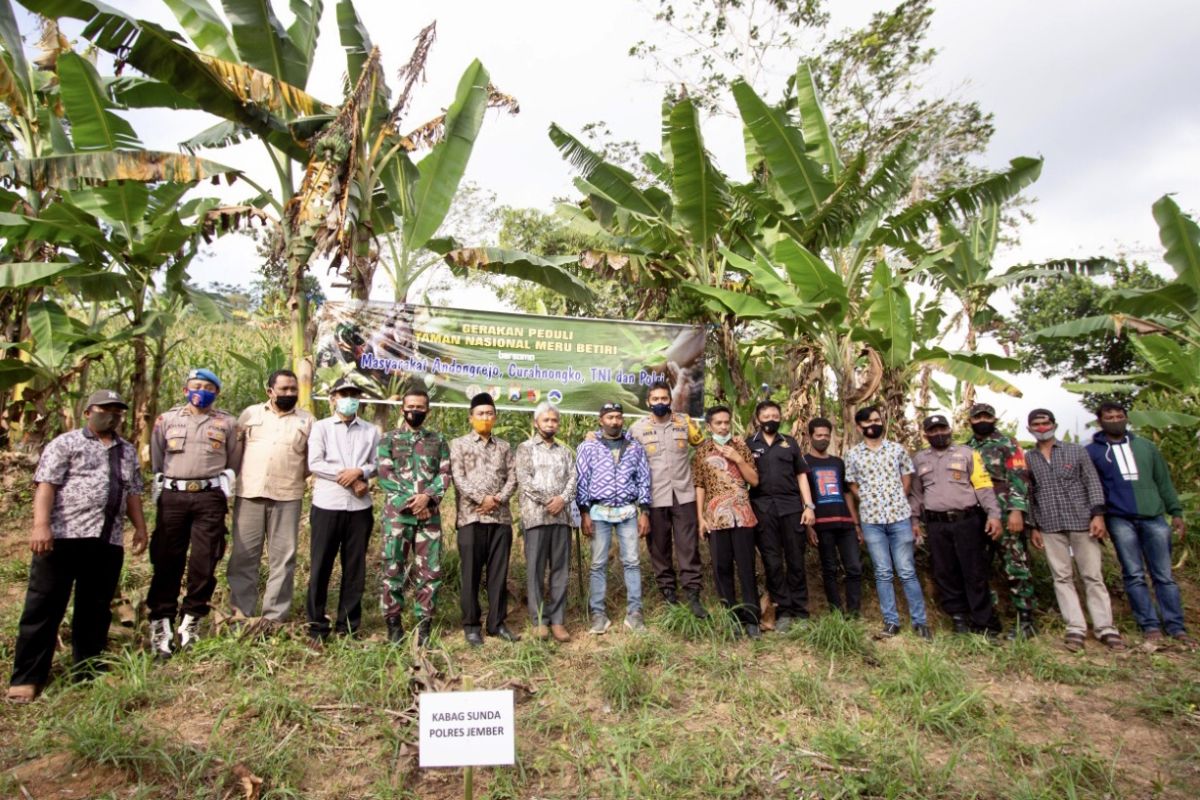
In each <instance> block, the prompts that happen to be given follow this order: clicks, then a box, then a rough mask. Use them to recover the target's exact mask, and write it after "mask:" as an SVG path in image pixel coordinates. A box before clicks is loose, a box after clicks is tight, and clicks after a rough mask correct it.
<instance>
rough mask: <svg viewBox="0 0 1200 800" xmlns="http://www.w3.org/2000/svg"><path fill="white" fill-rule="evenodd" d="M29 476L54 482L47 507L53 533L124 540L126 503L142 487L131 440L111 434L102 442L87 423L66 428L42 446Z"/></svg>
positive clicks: (118, 543)
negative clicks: (39, 456)
mask: <svg viewBox="0 0 1200 800" xmlns="http://www.w3.org/2000/svg"><path fill="white" fill-rule="evenodd" d="M114 466H115V467H116V469H115V470H114V469H112V468H113V467H114ZM33 480H34V482H35V483H48V484H51V485H52V486H54V487H55V490H56V491H55V492H54V505H53V506H51V508H50V535H51V536H53V537H54V538H55V539H103V538H107V540H108V541H109V542H111V543H112V544H115V545H120V544H123V542H124V536H123V531H122V529H123V528H124V521H125V515H126V512H125V509H126V503H127V501H128V500H129V497H130V495H140V494H141V493H142V489H143V487H142V471H141V469H140V468H139V466H138V458H137V448H135V447H134V446H133V445H132V444H131V443H130V442H127V441H125V440H124V439H122V438H121V437H119V436H116V435H114V436H113V437H112V440H111V441H110V442H109V443H108V444H105V443H104V442H103V441H102V440H101V439H100V437H98V436H96V434H95V433H93V432H92V431H91V429H89V428H80V429H78V430H73V431H68V432H67V433H64V434H62V435H61V436H57V437H55V438H54V439H53V440H52V441H51V442H50V443H49V444H48V445H46V447H45V449H44V450H42V457H41V458H40V459H38V466H37V471H36V472H34V475H33Z"/></svg>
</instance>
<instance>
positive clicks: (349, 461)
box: [305, 378, 380, 643]
mask: <svg viewBox="0 0 1200 800" xmlns="http://www.w3.org/2000/svg"><path fill="white" fill-rule="evenodd" d="M362 394H363V391H362V389H361V388H360V387H359V386H357V385H356V384H355V383H354V382H353V381H351V380H350V379H349V378H342V379H341V380H339V381H338V382H337V383H335V384H334V385H333V388H332V389H331V390H330V392H329V400H330V404H331V405H332V406H333V411H334V413H333V414H332V415H331V416H329V417H326V418H325V419H322V420H319V421H317V422H315V423H314V424H313V426H312V433H310V434H309V437H308V471H309V472H311V473H312V474H313V493H312V512H311V515H310V520H311V523H312V541H311V554H312V572H311V573H309V579H308V598H307V600H306V601H305V610H306V611H307V613H308V635H309V636H310V637H311V638H312V640H313V641H314V642H315V643H320V642H323V641H324V640H325V639H327V638H329V634H330V633H331V632H333V631H336V632H337V633H339V634H343V635H346V636H352V635H354V633H355V632H356V631H357V630H358V628H359V625H360V624H361V623H362V598H363V591H364V589H365V588H366V585H367V543H368V541H369V540H370V538H371V528H372V527H373V526H374V524H375V516H374V512H373V511H372V509H371V492H370V484H369V483H368V482H369V481H370V480H371V478H372V477H373V476H374V475H375V465H376V459H377V450H378V448H379V438H380V437H379V429H378V428H376V427H375V426H374V425H372V424H371V423H369V422H366V421H365V420H363V419H361V418H360V417H359V416H358V406H359V400H360V398H361V397H362ZM339 554H340V556H341V561H342V587H341V592H340V594H339V596H338V611H337V620H336V622H335V623H334V624H332V625H331V624H330V619H329V617H327V616H325V603H326V601H327V599H328V596H329V577H330V575H332V574H333V565H334V563H335V562H336V561H337V560H338V557H339Z"/></svg>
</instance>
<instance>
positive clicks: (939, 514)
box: [925, 506, 983, 522]
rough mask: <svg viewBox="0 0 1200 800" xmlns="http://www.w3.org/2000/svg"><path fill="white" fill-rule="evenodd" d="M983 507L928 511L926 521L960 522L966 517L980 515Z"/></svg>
mask: <svg viewBox="0 0 1200 800" xmlns="http://www.w3.org/2000/svg"><path fill="white" fill-rule="evenodd" d="M982 511H983V509H982V508H980V507H979V506H974V507H972V508H964V509H960V510H958V511H926V512H925V521H926V522H959V521H961V520H964V519H970V518H972V517H977V516H979V514H980V512H982Z"/></svg>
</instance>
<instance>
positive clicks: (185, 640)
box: [179, 614, 200, 650]
mask: <svg viewBox="0 0 1200 800" xmlns="http://www.w3.org/2000/svg"><path fill="white" fill-rule="evenodd" d="M198 641H200V618H199V617H193V616H192V615H191V614H184V615H183V619H182V620H181V621H180V622H179V649H180V650H187V649H188V648H189V647H191V646H192V645H193V644H195V643H196V642H198Z"/></svg>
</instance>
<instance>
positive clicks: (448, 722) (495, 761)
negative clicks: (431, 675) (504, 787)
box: [420, 689, 517, 767]
mask: <svg viewBox="0 0 1200 800" xmlns="http://www.w3.org/2000/svg"><path fill="white" fill-rule="evenodd" d="M420 709H421V712H420V716H421V731H420V744H421V761H420V763H421V766H422V767H485V766H500V765H511V764H513V763H514V762H515V761H516V755H517V743H516V737H515V736H514V731H513V693H512V690H511V689H505V690H502V691H492V692H425V693H422V694H421V697H420Z"/></svg>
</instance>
